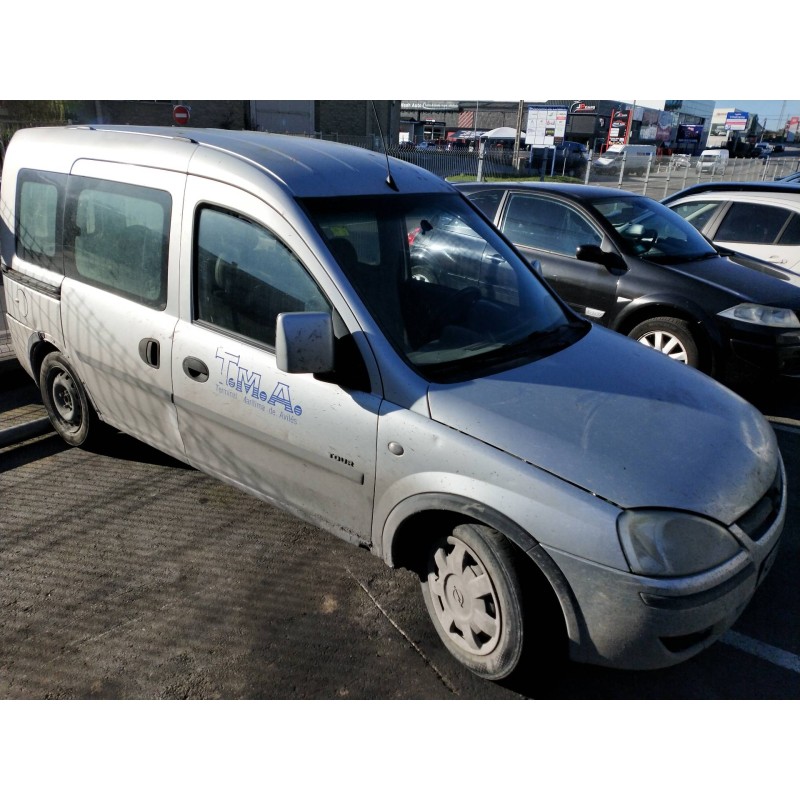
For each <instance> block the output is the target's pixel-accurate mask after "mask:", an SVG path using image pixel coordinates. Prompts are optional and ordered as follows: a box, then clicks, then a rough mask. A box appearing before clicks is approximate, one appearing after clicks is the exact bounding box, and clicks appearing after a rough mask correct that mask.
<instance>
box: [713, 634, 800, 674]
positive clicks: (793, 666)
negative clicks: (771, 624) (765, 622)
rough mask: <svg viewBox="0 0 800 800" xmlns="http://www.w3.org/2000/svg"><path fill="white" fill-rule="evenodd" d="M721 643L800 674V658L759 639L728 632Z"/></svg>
mask: <svg viewBox="0 0 800 800" xmlns="http://www.w3.org/2000/svg"><path fill="white" fill-rule="evenodd" d="M720 641H721V642H723V643H724V644H727V645H730V646H731V647H735V648H736V649H737V650H743V651H744V652H745V653H750V655H753V656H757V657H758V658H762V659H764V661H769V662H770V664H775V665H776V666H778V667H783V668H784V669H790V670H792V672H800V656H797V655H795V654H794V653H789V652H788V651H786V650H781V649H780V647H773V646H772V645H771V644H765V643H764V642H759V641H758V640H757V639H751V638H750V637H749V636H745V635H744V634H741V633H737V632H736V631H728V632H727V633H726V634H725V635H724V636H723V637H722V638H721V639H720Z"/></svg>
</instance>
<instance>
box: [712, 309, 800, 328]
mask: <svg viewBox="0 0 800 800" xmlns="http://www.w3.org/2000/svg"><path fill="white" fill-rule="evenodd" d="M719 316H720V317H727V318H728V319H736V320H739V321H740V322H752V323H753V324H754V325H766V326H767V327H769V328H798V327H800V320H798V318H797V314H795V313H794V311H792V310H791V309H790V308H775V307H774V306H760V305H758V304H757V303H742V304H741V305H738V306H733V308H727V309H725V311H720V312H719Z"/></svg>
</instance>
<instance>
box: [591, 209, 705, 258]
mask: <svg viewBox="0 0 800 800" xmlns="http://www.w3.org/2000/svg"><path fill="white" fill-rule="evenodd" d="M589 205H591V206H592V207H593V208H594V210H595V212H596V213H597V214H598V215H600V216H601V217H603V218H604V219H605V220H606V221H607V222H608V223H609V224H610V225H612V226H613V228H614V230H615V231H616V233H617V236H616V237H615V239H616V243H617V244H618V246H619V247H620V249H621V250H622V251H623V252H624V253H626V254H627V255H631V256H639V257H640V258H646V259H647V260H648V261H654V262H656V263H662V264H668V263H676V262H681V261H693V260H695V259H700V258H704V257H710V256H713V255H715V254H716V250H715V249H714V247H713V246H712V245H711V244H710V243H709V242H708V240H707V239H705V238H704V237H703V236H702V235H701V234H700V233H698V231H697V230H696V229H695V228H694V227H693V226H692V225H691V224H690V223H688V222H686V221H685V220H684V219H682V218H681V217H680V216H679V215H678V214H676V213H675V212H674V211H672V210H671V209H669V208H666V207H665V206H662V205H661V204H660V203H657V202H655V200H651V199H650V198H648V197H639V196H635V195H634V196H631V197H610V198H606V199H600V200H594V201H591V202H590V203H589Z"/></svg>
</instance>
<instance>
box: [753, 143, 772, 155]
mask: <svg viewBox="0 0 800 800" xmlns="http://www.w3.org/2000/svg"><path fill="white" fill-rule="evenodd" d="M772 152H773V148H772V145H771V144H769V142H759V143H758V144H757V145H756V155H757V156H758V157H759V158H767V156H770V155H772Z"/></svg>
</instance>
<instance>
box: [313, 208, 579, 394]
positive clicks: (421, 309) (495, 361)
mask: <svg viewBox="0 0 800 800" xmlns="http://www.w3.org/2000/svg"><path fill="white" fill-rule="evenodd" d="M302 204H303V206H304V207H305V209H306V212H307V213H308V215H309V217H310V218H311V220H312V221H313V223H314V224H315V226H316V228H317V230H319V232H320V233H321V235H322V236H323V238H324V239H325V241H326V243H327V245H328V247H329V249H330V251H331V253H332V254H333V256H334V258H335V259H336V261H337V262H338V264H339V266H340V267H341V269H342V271H343V273H344V274H345V276H346V277H347V279H348V280H349V281H350V283H351V284H352V286H353V287H354V289H355V290H356V292H357V293H358V295H359V296H360V297H361V299H362V300H363V302H364V305H365V306H366V307H367V309H368V310H369V312H370V313H371V315H372V316H373V318H374V320H375V322H376V323H377V324H378V326H379V327H380V328H381V330H382V331H383V333H384V334H385V335H386V338H387V339H388V340H389V341H390V342H391V344H392V345H393V347H394V348H395V349H396V350H397V351H398V352H399V353H400V354H401V355H402V356H403V358H404V359H406V360H407V361H408V363H410V364H411V365H412V366H413V367H414V368H415V369H416V370H417V371H419V372H420V373H421V374H422V375H424V376H425V377H426V378H428V379H429V380H440V381H446V380H463V379H465V378H467V377H470V376H474V375H475V374H477V373H478V372H481V371H485V370H487V369H488V370H489V371H496V370H499V369H505V368H508V367H509V366H511V365H512V364H514V363H516V362H519V361H520V360H531V359H535V358H540V357H543V356H544V355H547V354H548V353H550V352H553V351H554V350H555V349H561V348H563V347H566V346H567V345H568V344H570V343H571V342H572V341H575V340H576V339H577V338H579V337H580V336H582V335H583V333H584V332H585V330H586V329H588V325H587V323H585V322H584V321H582V320H581V319H580V318H578V317H576V316H574V315H573V314H572V312H570V311H569V310H568V309H567V307H566V306H564V305H563V304H562V303H561V301H559V300H558V299H557V298H556V297H555V296H554V295H553V293H552V292H551V290H550V289H549V288H548V287H547V286H546V284H545V283H544V282H543V281H542V280H541V279H540V278H539V277H538V275H537V274H536V273H535V271H534V270H533V269H532V268H531V267H530V266H529V265H528V264H527V263H526V262H525V261H523V260H522V258H521V257H520V256H519V255H518V254H517V253H516V251H515V250H513V249H512V248H511V247H510V246H509V245H508V244H506V242H505V241H504V240H503V239H502V238H501V237H500V236H499V235H498V233H497V232H496V231H495V229H494V228H492V227H491V226H490V225H489V224H488V223H487V222H486V220H484V219H483V217H481V216H480V215H479V214H478V213H477V212H475V211H474V210H473V209H472V207H471V206H470V205H469V203H467V201H466V200H464V198H463V197H462V196H461V195H455V194H449V193H443V194H420V195H396V196H391V197H383V196H382V197H371V196H369V197H368V196H363V197H351V198H341V197H337V198H315V199H307V200H305V201H302Z"/></svg>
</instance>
